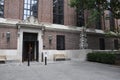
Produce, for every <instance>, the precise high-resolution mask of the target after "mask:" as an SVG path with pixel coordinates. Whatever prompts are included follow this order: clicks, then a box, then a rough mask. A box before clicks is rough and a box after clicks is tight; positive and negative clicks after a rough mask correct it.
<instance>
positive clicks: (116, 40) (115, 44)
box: [114, 39, 119, 49]
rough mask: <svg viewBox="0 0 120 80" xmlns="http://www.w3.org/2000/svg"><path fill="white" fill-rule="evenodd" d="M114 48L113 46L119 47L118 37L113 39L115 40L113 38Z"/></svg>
mask: <svg viewBox="0 0 120 80" xmlns="http://www.w3.org/2000/svg"><path fill="white" fill-rule="evenodd" d="M114 48H115V49H119V45H118V39H115V40H114Z"/></svg>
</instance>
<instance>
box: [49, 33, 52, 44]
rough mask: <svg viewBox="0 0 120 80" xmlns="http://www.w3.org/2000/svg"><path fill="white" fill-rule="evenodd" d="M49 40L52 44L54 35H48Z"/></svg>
mask: <svg viewBox="0 0 120 80" xmlns="http://www.w3.org/2000/svg"><path fill="white" fill-rule="evenodd" d="M48 40H49V44H51V43H52V35H49V36H48Z"/></svg>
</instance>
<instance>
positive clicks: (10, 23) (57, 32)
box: [0, 0, 120, 61]
mask: <svg viewBox="0 0 120 80" xmlns="http://www.w3.org/2000/svg"><path fill="white" fill-rule="evenodd" d="M68 4H69V0H0V8H1V9H0V17H1V18H0V53H1V54H5V55H7V59H8V60H14V59H18V60H20V61H26V60H27V59H28V58H27V57H28V53H29V51H30V49H31V53H32V54H31V60H37V61H38V60H39V59H41V53H42V52H44V51H48V52H49V53H50V54H49V57H50V58H51V56H53V53H55V52H54V50H55V51H66V50H70V51H72V50H79V49H80V47H79V46H80V34H81V31H82V27H77V26H76V25H77V24H78V22H77V18H76V15H77V14H76V12H75V9H74V8H71V7H70V6H69V5H68ZM105 13H106V14H105V15H108V13H109V12H107V11H106V12H105ZM88 15H89V13H88V12H87V11H86V12H85V13H84V20H85V23H86V21H87V19H88ZM115 23H116V24H115V25H118V26H120V22H119V21H118V22H117V21H116V22H115ZM105 29H106V30H107V29H110V20H105V25H104V24H103V19H102V20H101V28H98V29H95V27H94V28H93V27H91V28H89V29H87V30H86V32H87V33H86V34H87V43H88V49H95V50H111V49H118V43H119V40H118V39H117V38H115V37H109V38H108V37H106V36H105V33H104V30H105ZM50 50H51V51H52V50H53V52H51V51H50Z"/></svg>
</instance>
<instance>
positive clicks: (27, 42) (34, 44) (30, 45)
mask: <svg viewBox="0 0 120 80" xmlns="http://www.w3.org/2000/svg"><path fill="white" fill-rule="evenodd" d="M37 36H38V34H37V33H26V32H24V33H23V54H22V61H23V62H24V61H28V56H30V61H39V53H38V51H39V50H38V49H39V46H38V44H39V43H38V40H37ZM30 49H31V50H30ZM29 52H30V54H29Z"/></svg>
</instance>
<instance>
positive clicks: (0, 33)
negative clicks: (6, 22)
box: [0, 26, 17, 49]
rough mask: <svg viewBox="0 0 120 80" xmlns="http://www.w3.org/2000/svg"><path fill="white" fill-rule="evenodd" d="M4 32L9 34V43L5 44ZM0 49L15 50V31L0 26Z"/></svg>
mask: <svg viewBox="0 0 120 80" xmlns="http://www.w3.org/2000/svg"><path fill="white" fill-rule="evenodd" d="M6 32H10V41H9V42H7V39H6ZM0 49H17V29H16V28H9V27H6V28H5V27H4V26H3V27H1V26H0Z"/></svg>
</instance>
